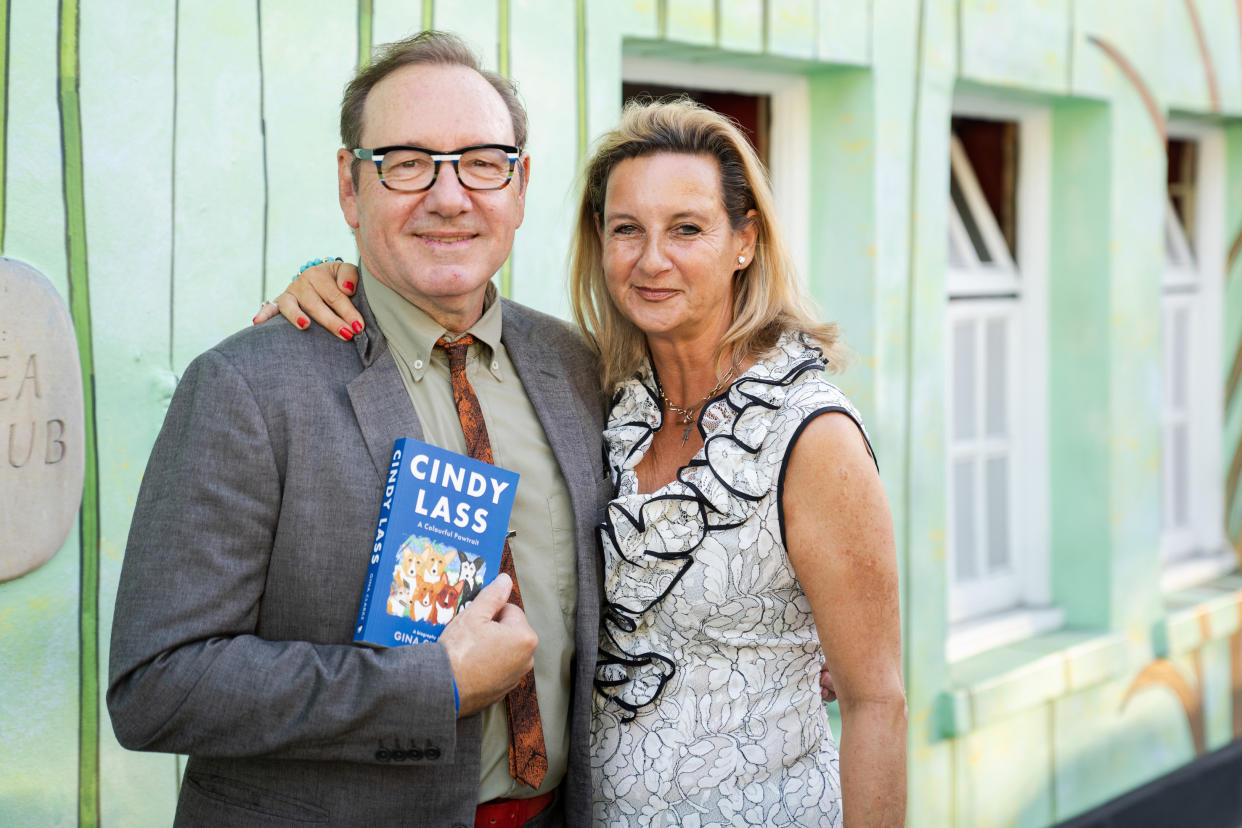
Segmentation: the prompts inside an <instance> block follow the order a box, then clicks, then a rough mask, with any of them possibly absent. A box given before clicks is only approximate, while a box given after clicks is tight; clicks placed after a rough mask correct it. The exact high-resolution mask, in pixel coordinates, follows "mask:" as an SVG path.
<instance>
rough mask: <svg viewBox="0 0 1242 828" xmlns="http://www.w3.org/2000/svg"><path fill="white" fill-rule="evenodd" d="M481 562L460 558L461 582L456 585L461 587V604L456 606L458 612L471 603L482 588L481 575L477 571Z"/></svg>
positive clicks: (466, 557) (465, 557)
mask: <svg viewBox="0 0 1242 828" xmlns="http://www.w3.org/2000/svg"><path fill="white" fill-rule="evenodd" d="M481 564H482V561H481V560H480V559H479V558H472V557H469V556H468V555H462V556H461V580H460V581H458V585H459V586H460V587H461V602H460V603H459V604H458V607H457V609H458V611H459V612H460V611H461V610H464V609H465V608H466V606H467V605H468V604H469V603H470V602H471V601H473V600H474V599H475V598H476V597H477V596H478V594H479V590H480V589H482V588H483V586H482V585H483V573H482V572H480V571H479V567H480V565H481Z"/></svg>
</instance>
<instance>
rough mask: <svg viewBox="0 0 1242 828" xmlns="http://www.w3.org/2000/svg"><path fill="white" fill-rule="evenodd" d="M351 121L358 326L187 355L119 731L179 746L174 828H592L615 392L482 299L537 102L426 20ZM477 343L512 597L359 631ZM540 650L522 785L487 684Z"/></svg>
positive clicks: (558, 340)
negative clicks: (417, 462)
mask: <svg viewBox="0 0 1242 828" xmlns="http://www.w3.org/2000/svg"><path fill="white" fill-rule="evenodd" d="M341 124H342V138H343V139H344V144H345V147H346V149H342V150H340V151H339V153H338V179H339V188H340V201H341V207H342V211H343V212H344V214H345V218H346V220H347V221H348V222H349V224H350V225H351V226H352V227H353V228H354V229H355V231H356V237H357V241H358V247H359V252H360V255H361V268H360V269H361V272H362V276H361V284H360V285H359V292H358V295H357V297H356V301H357V303H358V307H359V311H360V312H361V314H362V317H363V319H364V320H365V329H364V330H362V331H361V332H358V333H357V335H355V336H353V337H352V341H343V340H342V339H341V338H338V337H333V336H332V335H331V334H329V333H328V332H326V331H323V330H318V329H316V330H314V331H309V332H305V333H303V332H299V331H297V330H295V329H294V328H293V327H292V326H290V325H289V324H288V323H286V322H284V321H283V320H280V319H276V320H272V321H270V322H268V323H266V324H264V325H260V326H258V327H256V328H251V329H249V330H246V331H243V332H242V333H239V334H237V335H235V336H233V337H231V338H229V339H227V340H225V341H224V342H222V343H221V344H220V345H218V346H217V347H215V348H213V349H211V350H210V351H208V352H207V353H205V354H203V355H201V356H200V357H198V358H197V359H196V360H195V361H194V362H193V363H192V364H191V365H190V366H189V368H188V369H187V371H186V373H185V376H184V377H183V379H182V380H181V383H180V385H179V386H178V389H177V393H176V395H175V396H174V398H173V401H172V404H171V406H170V408H169V411H168V416H167V419H166V420H165V423H164V427H163V430H162V431H161V433H160V435H159V438H158V440H157V442H156V445H155V448H154V450H153V452H152V455H151V459H150V463H149V465H148V467H147V472H146V475H145V477H144V480H143V485H142V490H141V492H140V494H139V498H138V503H137V506H136V509H135V513H134V519H133V524H132V529H131V533H130V538H129V544H128V547H127V549H126V553H125V562H124V567H123V570H122V574H121V584H120V590H119V593H118V596H117V604H116V617H115V622H114V625H113V631H112V649H111V664H110V668H111V681H110V686H109V689H108V707H109V710H110V712H111V715H112V721H113V726H114V728H115V731H116V734H117V737H118V739H120V741H121V743H122V744H124V745H125V746H126V747H129V748H132V749H136V750H156V751H169V752H176V753H184V754H189V756H190V759H189V763H188V765H187V766H186V771H185V778H184V781H183V784H182V788H181V795H180V799H179V802H178V808H177V824H179V825H213V826H214V825H294V824H297V825H302V824H305V823H316V824H327V825H350V826H358V825H373V826H386V825H415V826H422V825H426V826H450V825H451V826H467V825H472V824H475V823H476V820H478V821H479V822H480V823H482V824H487V823H488V821H489V820H492V821H493V822H494V823H495V824H508V825H521V824H528V825H532V826H542V825H558V824H568V825H579V824H585V823H586V822H588V821H589V814H590V799H591V789H590V768H589V766H588V758H587V751H588V741H589V730H590V710H591V698H590V694H591V677H592V674H593V671H594V665H595V653H596V644H597V633H596V630H597V621H598V612H599V597H598V588H599V586H598V572H597V566H598V564H597V558H596V553H595V540H594V526H595V524H596V523H597V521H598V518H599V510H600V506H601V504H602V502H603V499H604V498H605V497H606V496H607V494H608V483H607V482H606V479H605V476H604V472H603V467H602V452H601V450H600V431H601V425H602V420H603V414H604V401H603V399H602V398H601V395H600V392H599V388H598V382H597V377H596V374H595V369H594V360H593V359H592V357H591V355H590V353H589V351H588V350H587V348H586V347H585V345H584V344H583V342H582V341H581V338H580V337H579V335H578V334H577V333H576V332H575V331H573V330H572V329H571V328H569V326H567V325H565V324H564V323H563V322H561V321H559V320H556V319H553V318H551V317H548V316H545V315H543V314H540V313H537V312H535V311H533V310H530V309H528V308H524V307H522V306H520V305H517V304H515V303H511V302H509V301H507V300H501V299H499V298H498V297H497V296H496V292H495V288H494V287H492V285H491V281H490V280H491V277H492V276H493V274H494V273H495V272H496V271H497V270H498V269H499V268H500V266H501V265H502V264H503V262H504V260H505V258H506V257H507V256H508V254H509V250H510V248H511V246H512V242H513V234H514V231H515V230H516V229H517V227H518V225H520V224H521V221H522V215H523V209H524V204H523V199H524V197H525V191H526V186H527V183H528V181H529V174H530V168H529V158H528V157H527V156H526V155H525V154H524V153H523V152H522V151H521V149H520V147H521V146H522V145H523V143H524V141H525V132H526V123H525V113H524V111H523V110H522V108H521V105H520V103H519V102H518V101H517V98H516V96H515V95H514V94H513V90H512V88H511V87H510V86H509V85H508V83H507V81H505V80H504V79H503V78H500V77H498V76H496V75H491V74H486V73H481V72H480V71H479V70H478V68H477V64H476V63H475V62H474V58H473V56H472V55H470V53H469V51H468V50H467V49H465V47H463V46H462V45H461V43H460V42H459V41H457V40H456V39H455V38H452V37H450V36H445V35H441V34H437V33H423V34H422V35H419V36H418V37H416V38H412V39H410V40H407V41H402V42H400V43H397V44H392V45H391V46H389V47H388V48H387V50H386V51H384V52H383V53H382V54H380V55H379V56H378V57H377V59H376V60H375V61H374V62H373V63H372V64H371V65H370V66H369V67H367V68H366V69H364V70H362V71H361V72H360V73H359V75H358V77H357V78H355V80H354V81H353V82H352V83H351V84H350V86H349V88H348V89H347V90H346V97H345V99H344V101H343V104H342V115H341ZM421 148H428V149H426V150H425V151H424V150H423V149H421ZM472 148H482V149H481V150H480V151H479V152H475V151H474V150H473V149H472ZM493 150H499V151H500V153H501V154H500V155H499V156H497V155H496V153H495V152H494V151H493ZM403 153H404V154H403ZM500 158H503V159H504V161H499V160H497V159H500ZM398 162H399V163H398ZM506 163H507V165H508V176H509V177H508V178H505V179H504V181H503V183H502V182H501V180H500V179H499V178H498V177H496V176H497V175H498V173H497V171H496V169H494V168H493V167H494V166H495V165H496V164H499V165H500V167H501V168H503V167H504V165H505V164H506ZM419 164H423V165H424V166H425V167H426V169H420V167H419ZM502 171H503V170H502ZM488 176H491V178H488ZM428 181H429V182H430V183H428ZM467 332H468V333H470V334H472V335H473V336H474V341H473V344H470V345H469V356H468V360H467V363H466V368H465V371H466V376H467V377H468V380H469V382H470V384H471V385H472V386H473V388H474V390H475V391H476V392H477V396H478V399H479V403H480V406H481V409H482V414H483V419H484V421H485V422H486V424H487V426H488V431H489V433H490V436H491V444H492V446H493V448H494V452H495V456H496V462H497V464H498V465H501V466H505V467H507V468H511V469H513V470H515V471H518V472H519V473H520V474H521V482H520V484H519V487H518V500H517V503H516V504H515V507H514V514H513V524H512V528H514V529H516V531H517V535H516V536H515V537H514V538H513V539H512V550H513V559H514V563H515V567H516V572H517V575H518V582H519V585H520V587H521V591H522V597H523V600H524V606H525V611H523V610H521V609H519V608H518V607H516V606H514V605H512V604H506V603H505V600H506V598H507V597H508V593H509V587H510V581H509V579H508V578H507V577H506V576H504V575H501V576H498V577H497V580H496V581H495V582H494V583H493V584H492V585H491V586H489V587H488V588H487V589H485V590H484V591H483V592H482V593H481V594H480V597H479V599H477V600H476V601H475V602H474V603H473V604H472V605H471V606H470V607H469V608H467V609H466V610H464V611H463V612H462V613H460V614H459V615H458V616H457V617H456V618H455V619H454V620H453V621H452V622H451V623H450V624H449V626H448V627H447V628H446V630H445V632H444V634H443V635H442V636H441V638H440V640H439V641H438V642H435V643H430V644H414V645H408V646H403V647H395V648H391V649H372V648H368V647H362V646H356V645H354V644H353V643H352V635H353V627H354V621H355V617H356V613H357V609H358V603H359V599H360V597H361V593H362V588H363V584H364V581H365V578H366V574H367V568H368V562H369V560H368V556H369V552H370V546H371V540H372V535H373V533H374V531H375V524H376V519H377V516H378V512H379V507H380V501H381V495H382V492H383V480H384V477H385V474H386V471H387V468H388V463H389V456H390V452H391V449H392V444H393V441H394V440H395V439H396V438H399V437H407V436H408V437H414V438H417V439H424V440H426V441H428V442H433V443H437V444H439V445H442V446H444V447H446V448H449V449H453V450H456V451H460V452H462V453H465V449H464V439H465V438H464V435H463V431H462V426H461V425H460V423H459V421H458V419H457V412H456V410H455V409H454V406H453V397H452V389H451V387H450V382H449V369H448V366H447V363H446V357H445V355H444V353H443V351H442V350H441V349H440V348H436V347H433V345H434V343H435V342H436V340H437V339H440V337H441V336H444V337H445V338H446V339H448V340H452V339H453V338H454V337H455V336H456V335H458V334H461V333H467ZM347 333H348V332H347ZM536 639H537V640H538V646H536ZM532 664H533V669H534V677H535V684H536V688H537V691H538V709H539V713H540V714H541V717H542V733H543V737H544V742H545V744H546V751H547V760H548V762H547V763H548V769H547V772H546V775H544V776H543V778H542V779H541V780H540V779H538V778H536V779H535V781H534V782H533V783H528V784H523V783H521V782H517V781H515V780H514V779H512V778H511V777H510V775H509V767H508V762H507V756H508V742H509V734H508V726H507V722H506V717H505V711H504V703H503V701H502V699H503V697H504V696H505V695H506V693H508V692H509V691H510V690H511V689H512V688H513V687H514V686H515V685H516V684H517V683H518V681H519V679H520V678H521V677H522V676H523V675H524V674H525V673H526V672H527V671H528V670H529V669H530V668H531V666H532ZM528 782H529V780H528Z"/></svg>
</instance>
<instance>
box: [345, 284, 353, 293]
mask: <svg viewBox="0 0 1242 828" xmlns="http://www.w3.org/2000/svg"><path fill="white" fill-rule="evenodd" d="M344 284H345V289H346V290H348V291H349V292H350V293H353V291H354V283H353V282H345V283H344Z"/></svg>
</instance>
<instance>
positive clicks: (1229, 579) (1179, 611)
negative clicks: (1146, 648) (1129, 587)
mask: <svg viewBox="0 0 1242 828" xmlns="http://www.w3.org/2000/svg"><path fill="white" fill-rule="evenodd" d="M1164 607H1165V616H1164V618H1162V619H1160V620H1159V621H1158V622H1156V626H1155V628H1154V629H1153V630H1152V647H1153V649H1154V651H1155V654H1156V655H1157V656H1159V657H1161V658H1168V657H1170V656H1178V655H1182V654H1183V653H1189V652H1193V651H1195V650H1198V649H1199V648H1201V647H1202V646H1203V645H1204V644H1206V643H1208V642H1209V641H1213V640H1216V639H1219V638H1226V637H1228V636H1231V635H1233V634H1234V633H1235V632H1237V631H1238V630H1239V629H1242V572H1232V573H1230V574H1228V575H1224V576H1222V577H1220V578H1217V579H1216V580H1214V581H1211V582H1210V583H1206V584H1202V585H1200V586H1197V587H1191V588H1189V589H1182V590H1178V591H1177V592H1170V593H1168V594H1166V595H1165V596H1164Z"/></svg>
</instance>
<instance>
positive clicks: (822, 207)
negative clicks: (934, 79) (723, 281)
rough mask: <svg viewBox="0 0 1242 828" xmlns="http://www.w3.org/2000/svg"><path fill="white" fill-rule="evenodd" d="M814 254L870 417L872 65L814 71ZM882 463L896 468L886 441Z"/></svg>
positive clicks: (823, 293) (820, 297)
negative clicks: (854, 356) (852, 355)
mask: <svg viewBox="0 0 1242 828" xmlns="http://www.w3.org/2000/svg"><path fill="white" fill-rule="evenodd" d="M808 80H809V84H808V86H809V94H810V109H811V118H812V120H811V123H810V131H811V140H810V142H809V150H810V163H809V164H808V165H807V168H806V170H805V172H806V173H807V174H808V175H809V176H810V178H811V184H810V193H811V202H810V206H811V210H810V223H809V228H808V229H809V234H808V235H809V237H810V247H811V250H810V259H811V261H812V262H813V263H814V264H813V266H811V267H810V268H809V269H808V272H807V274H806V281H807V285H808V287H809V288H810V290H811V294H812V295H813V296H814V298H815V301H816V304H817V305H818V307H819V309H820V312H821V313H822V314H823V315H824V316H825V318H827V319H832V320H834V321H835V322H837V324H839V325H840V326H841V330H842V333H843V334H844V336H845V339H846V341H847V342H848V343H850V345H851V347H852V348H853V349H854V350H855V351H856V352H857V354H858V358H857V359H855V360H853V361H852V362H851V363H850V364H849V366H848V368H847V370H846V372H845V374H843V375H842V376H841V377H840V378H839V379H837V380H835V382H837V384H839V385H840V386H841V388H842V390H844V391H845V392H846V393H847V394H849V395H850V399H851V400H853V402H854V405H855V406H857V407H858V410H859V411H860V412H862V414H863V417H864V418H866V419H867V421H868V422H869V423H870V422H871V420H872V418H873V417H874V416H875V414H876V405H875V369H876V348H877V342H876V336H875V331H876V297H877V288H878V284H877V274H876V272H875V267H876V248H877V245H878V241H877V226H876V221H877V218H878V216H877V207H876V193H875V190H876V187H875V170H876V145H875V139H876V122H875V112H874V106H873V100H874V95H875V87H874V85H873V84H872V82H871V73H870V72H867V71H865V70H857V69H855V70H845V69H842V70H834V71H823V72H818V73H815V74H812V75H811V76H810V78H808ZM877 451H878V452H879V454H880V459H881V465H880V467H881V470H882V471H883V472H884V473H885V477H886V478H887V476H888V473H889V472H892V473H896V471H897V469H898V468H899V466H898V464H897V462H896V459H897V458H896V457H889V456H888V453H887V452H886V451H885V450H884V449H883V448H882V447H877Z"/></svg>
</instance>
